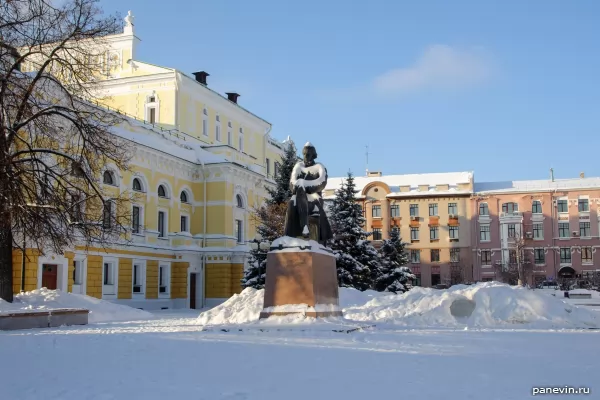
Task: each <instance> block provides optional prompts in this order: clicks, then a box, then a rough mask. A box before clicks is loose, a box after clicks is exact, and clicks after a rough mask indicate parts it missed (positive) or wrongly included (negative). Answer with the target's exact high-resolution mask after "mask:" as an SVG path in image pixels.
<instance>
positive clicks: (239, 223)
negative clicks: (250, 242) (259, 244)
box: [233, 218, 244, 243]
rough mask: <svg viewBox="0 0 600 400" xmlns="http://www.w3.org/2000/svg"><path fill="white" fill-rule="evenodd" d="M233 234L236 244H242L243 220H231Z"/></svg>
mask: <svg viewBox="0 0 600 400" xmlns="http://www.w3.org/2000/svg"><path fill="white" fill-rule="evenodd" d="M233 233H234V235H235V241H236V243H244V220H243V219H238V218H236V219H234V220H233Z"/></svg>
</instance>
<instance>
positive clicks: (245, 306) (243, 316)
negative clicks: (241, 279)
mask: <svg viewBox="0 0 600 400" xmlns="http://www.w3.org/2000/svg"><path fill="white" fill-rule="evenodd" d="M263 297H264V290H257V289H254V288H246V289H244V290H243V291H242V293H240V294H234V295H233V296H231V297H230V298H229V299H228V300H227V301H226V302H225V303H223V304H220V305H218V306H216V307H214V308H211V309H210V310H208V311H205V312H203V313H202V314H200V316H199V317H198V323H200V325H222V324H243V323H246V322H254V321H256V320H258V317H259V315H260V312H261V311H262V308H263Z"/></svg>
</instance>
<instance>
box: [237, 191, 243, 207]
mask: <svg viewBox="0 0 600 400" xmlns="http://www.w3.org/2000/svg"><path fill="white" fill-rule="evenodd" d="M235 200H236V202H237V206H238V207H239V208H244V200H242V196H240V195H239V194H238V195H236V196H235Z"/></svg>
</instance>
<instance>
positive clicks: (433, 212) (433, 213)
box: [429, 203, 438, 217]
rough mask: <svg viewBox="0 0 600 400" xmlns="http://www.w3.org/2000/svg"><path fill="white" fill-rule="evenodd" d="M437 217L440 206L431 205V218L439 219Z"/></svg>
mask: <svg viewBox="0 0 600 400" xmlns="http://www.w3.org/2000/svg"><path fill="white" fill-rule="evenodd" d="M437 215H438V205H437V203H431V204H430V205H429V216H430V217H437Z"/></svg>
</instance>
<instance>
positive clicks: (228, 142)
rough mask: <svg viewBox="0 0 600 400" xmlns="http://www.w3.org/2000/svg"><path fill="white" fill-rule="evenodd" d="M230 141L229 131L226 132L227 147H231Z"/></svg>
mask: <svg viewBox="0 0 600 400" xmlns="http://www.w3.org/2000/svg"><path fill="white" fill-rule="evenodd" d="M232 143H233V142H232V141H231V131H227V145H228V146H231V145H232Z"/></svg>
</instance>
